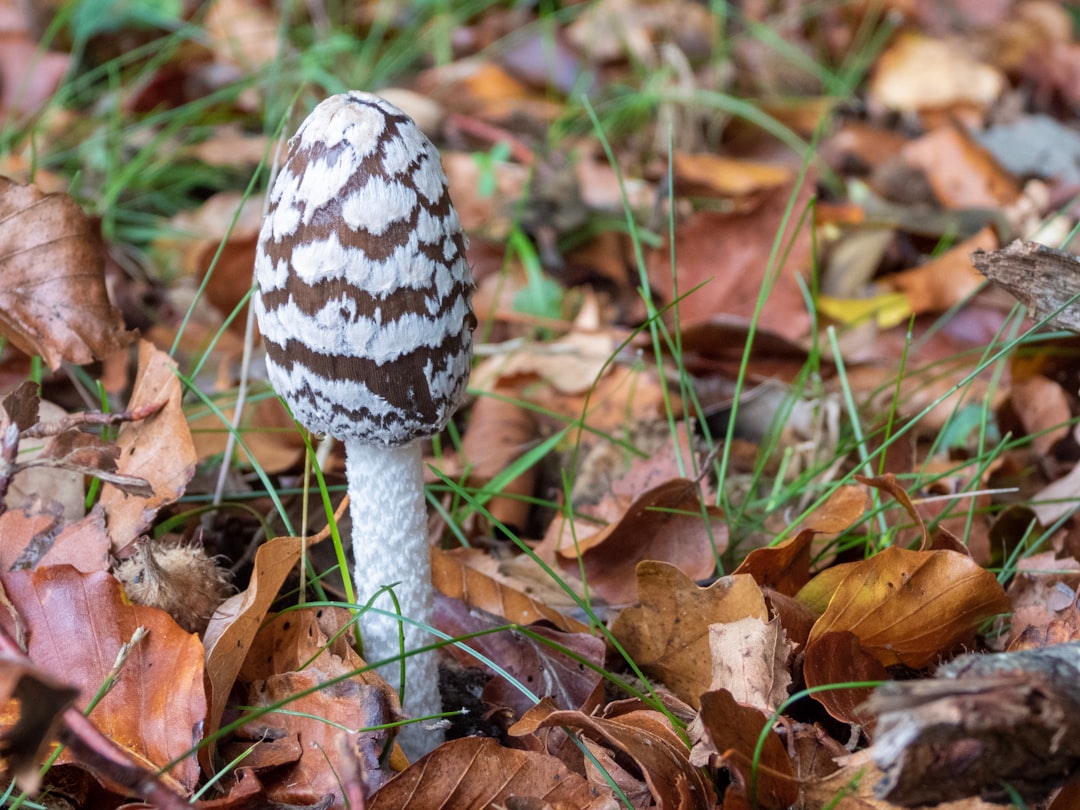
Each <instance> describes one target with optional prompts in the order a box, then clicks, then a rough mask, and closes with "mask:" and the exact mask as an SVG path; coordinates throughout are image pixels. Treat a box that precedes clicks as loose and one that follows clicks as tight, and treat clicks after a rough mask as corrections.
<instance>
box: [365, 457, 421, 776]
mask: <svg viewBox="0 0 1080 810" xmlns="http://www.w3.org/2000/svg"><path fill="white" fill-rule="evenodd" d="M345 449H346V454H347V459H346V470H347V475H348V485H349V499H350V515H351V517H352V541H353V554H354V555H355V559H356V567H355V569H354V572H353V583H354V585H355V587H356V601H357V603H358V604H360V605H364V604H366V603H367V601H368V600H369V599H371V597H372V595H373V594H375V593H376V592H377V591H378V590H379V589H380V588H382V587H384V586H387V585H393V590H394V593H395V594H396V595H397V598H398V601H399V603H400V605H401V615H402V616H405V617H407V618H409V619H413V620H415V621H417V622H420V623H421V624H423V625H430V624H431V616H432V590H431V555H430V551H429V549H428V544H427V519H426V514H427V511H426V507H425V503H424V474H423V457H422V455H421V445H420V442H411V443H409V444H406V445H404V446H401V447H382V446H378V445H372V444H367V443H364V442H358V441H349V442H347V443H346V448H345ZM395 583H397V584H395ZM372 606H373V607H376V608H381V609H383V610H385V611H387V612H388V613H393V612H394V603H393V601H392V600H391V598H390V596H389V594H384V595H381V596H379V597H378V598H377V599H376V600H375V601H374V602H373V603H372ZM399 627H400V628H402V630H403V631H404V634H405V651H406V652H407V651H409V650H413V649H416V648H417V647H422V646H424V645H426V644H430V643H431V642H432V641H434V640H435V638H434V636H432V635H431V634H430V633H429V632H427V630H425V629H424V628H422V627H417V626H416V625H414V624H411V623H409V622H403V621H399V620H398V619H396V618H392V617H390V616H380V615H376V614H375V613H374V612H369V613H366V614H365V615H364V616H363V618H362V619H361V625H360V628H361V636H362V638H363V641H364V658H365V660H367V661H369V662H375V661H381V660H385V659H388V658H394V659H398V660H395V661H394V663H392V664H387V665H385V666H382V667H380V668H379V674H380V675H382V676H383V677H384V678H385V679H386V680H387V681H389V683H390V685H391V686H393V687H395V688H398V687H399V686H400V684H401V670H400V663H399V660H400V657H401V647H400V643H399V641H398V630H399ZM402 708H403V709H404V710H405V712H406V713H407V714H408V715H410V716H411V717H421V716H423V715H428V714H436V713H438V712H440V711H442V702H441V699H440V696H439V673H438V661H437V656H436V653H435V652H429V653H424V654H422V655H416V656H411V657H409V658H408V659H406V660H405V700H404V702H403V705H402ZM400 739H401V744H402V747H403V748H404V749H405V753H406V754H407V755H408V756H409V757H410V758H415V757H416V756H418V755H422V754H424V753H427V752H428V751H430V750H432V749H433V748H435V746H437V745H438V744H439V743H440V742H442V733H441V732H433V731H427V730H425V729H423V728H422V727H421V725H420V724H415V723H414V724H411V725H409V726H407V727H405V728H404V729H403V730H402V735H401V738H400Z"/></svg>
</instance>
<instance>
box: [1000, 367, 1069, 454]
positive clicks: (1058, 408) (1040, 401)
mask: <svg viewBox="0 0 1080 810" xmlns="http://www.w3.org/2000/svg"><path fill="white" fill-rule="evenodd" d="M1009 398H1010V400H1011V401H1012V409H1013V412H1014V413H1015V414H1016V417H1017V418H1018V419H1019V420H1020V424H1021V425H1023V426H1024V432H1025V433H1027V434H1028V435H1029V436H1031V447H1032V449H1033V450H1034V451H1035V455H1036V457H1037V458H1043V457H1045V456H1049V455H1050V449H1051V448H1052V447H1053V446H1054V445H1055V444H1057V443H1058V442H1059V441H1061V440H1062V439H1064V438H1066V437H1067V436H1068V435H1069V433H1070V432H1071V431H1072V426H1071V420H1072V409H1071V407H1070V406H1071V403H1072V400H1073V399H1074V397H1073V396H1072V395H1071V394H1069V393H1068V392H1067V391H1066V390H1065V389H1064V388H1062V387H1061V385H1060V383H1058V382H1056V381H1054V380H1051V379H1048V378H1047V377H1044V376H1042V375H1041V374H1036V375H1033V376H1031V377H1026V378H1022V379H1017V378H1016V377H1015V376H1014V377H1013V384H1012V388H1011V389H1010V391H1009Z"/></svg>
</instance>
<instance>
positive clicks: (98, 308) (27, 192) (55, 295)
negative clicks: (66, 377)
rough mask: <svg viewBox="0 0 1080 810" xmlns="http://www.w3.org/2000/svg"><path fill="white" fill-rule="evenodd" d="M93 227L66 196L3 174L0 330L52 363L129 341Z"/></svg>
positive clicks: (95, 355) (100, 353)
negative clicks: (111, 298)
mask: <svg viewBox="0 0 1080 810" xmlns="http://www.w3.org/2000/svg"><path fill="white" fill-rule="evenodd" d="M104 272H105V270H104V261H103V259H102V253H101V245H100V240H99V237H98V235H97V234H96V233H95V231H94V229H93V227H92V226H91V224H90V220H89V219H88V218H87V216H86V214H84V213H83V211H82V209H81V208H80V207H79V205H78V203H76V202H75V201H74V200H73V199H72V198H71V197H69V196H68V195H66V194H43V193H42V192H41V191H40V190H39V189H38V188H36V187H35V186H22V185H19V184H18V183H15V182H13V181H11V180H9V179H8V178H6V177H0V334H3V335H4V336H5V337H7V338H8V339H9V340H11V342H12V343H14V344H15V345H16V346H18V347H19V348H20V349H21V350H22V351H24V352H26V353H27V354H39V355H41V356H42V357H43V358H44V359H45V362H46V363H47V364H48V365H49V367H50V368H53V369H56V368H59V367H60V364H61V363H62V362H64V361H67V362H69V363H76V364H80V365H81V364H85V363H90V362H92V361H93V360H95V359H100V358H102V357H105V356H106V355H109V354H112V353H113V352H115V351H117V350H118V349H121V348H123V347H124V346H125V345H127V344H128V343H129V342H130V341H131V338H132V335H131V333H129V332H127V331H125V330H124V322H123V319H122V318H121V316H120V312H119V311H118V310H116V309H114V308H113V306H112V304H111V303H110V302H109V296H108V293H107V291H106V289H105V277H104Z"/></svg>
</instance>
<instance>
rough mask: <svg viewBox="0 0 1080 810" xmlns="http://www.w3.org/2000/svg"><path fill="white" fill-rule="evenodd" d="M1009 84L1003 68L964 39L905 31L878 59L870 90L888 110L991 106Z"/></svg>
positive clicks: (872, 97)
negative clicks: (984, 59)
mask: <svg viewBox="0 0 1080 810" xmlns="http://www.w3.org/2000/svg"><path fill="white" fill-rule="evenodd" d="M1004 86H1005V77H1004V76H1003V75H1002V74H1001V72H1000V71H999V70H997V69H996V68H994V67H992V66H990V65H987V64H984V63H982V62H979V61H976V60H975V59H974V58H973V57H972V56H971V55H970V54H969V53H967V52H966V50H965V48H964V47H962V46H961V45H959V44H958V43H956V42H947V41H945V40H941V39H931V38H929V37H926V36H923V35H921V34H918V33H915V32H905V33H903V34H901V35H900V36H898V37H897V38H896V40H895V41H894V42H893V43H892V45H890V46H889V48H888V49H887V50H886V51H885V52H884V53H883V54H882V55H881V57H880V58H879V59H878V60H877V64H876V65H875V67H874V71H873V75H872V77H871V79H870V86H869V91H870V97H871V99H872V100H873V101H874V102H875V103H877V104H879V105H881V106H883V107H885V108H887V109H890V110H901V111H904V112H918V111H920V110H927V109H933V108H946V107H954V106H957V105H964V104H971V105H975V106H978V107H988V106H989V105H990V104H992V103H993V102H994V100H995V99H996V98H997V97H998V95H1000V93H1001V91H1002V89H1003V88H1004Z"/></svg>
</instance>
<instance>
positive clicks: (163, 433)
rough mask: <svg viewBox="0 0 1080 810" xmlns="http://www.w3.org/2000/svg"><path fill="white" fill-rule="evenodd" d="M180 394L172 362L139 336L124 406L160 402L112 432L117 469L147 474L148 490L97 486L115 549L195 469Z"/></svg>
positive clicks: (180, 490)
mask: <svg viewBox="0 0 1080 810" xmlns="http://www.w3.org/2000/svg"><path fill="white" fill-rule="evenodd" d="M180 398H181V389H180V380H179V378H178V377H177V376H176V364H175V363H174V362H173V360H172V359H171V358H170V357H169V356H168V355H167V354H165V352H163V351H161V350H160V349H157V348H155V347H154V345H153V344H151V343H150V342H149V341H146V340H140V341H139V369H138V372H137V376H136V379H135V387H134V388H133V389H132V392H131V399H130V401H129V402H128V408H129V409H130V410H134V409H136V408H139V407H141V406H144V405H150V404H152V403H157V402H165V406H164V407H163V408H162V409H161V410H159V411H158V412H157V413H156V414H154V415H153V416H151V417H150V418H148V419H144V420H141V421H139V422H126V423H124V424H123V425H122V426H121V427H120V432H119V433H118V434H117V437H116V446H117V447H118V448H119V449H120V459H119V461H118V463H117V469H118V471H119V472H120V473H123V474H125V475H134V476H138V477H139V478H142V479H144V480H146V481H147V482H148V483H149V484H150V486H151V487H152V488H153V495H151V496H150V497H147V498H139V497H132V496H130V495H128V494H127V493H125V492H123V491H122V490H120V489H118V488H117V487H115V486H113V485H111V484H106V485H105V486H103V487H102V490H101V500H100V503H101V506H102V508H103V509H104V510H105V514H106V517H107V521H108V526H109V535H110V537H111V538H112V548H113V552H114V553H115V552H117V551H120V550H121V549H123V548H125V547H126V546H128V545H129V544H130V543H132V542H133V541H134V540H135V539H136V538H137V537H138V536H139V535H140V534H141V533H142V532H144V531H146V529H147V528H148V527H149V526H150V522H151V521H152V520H153V519H154V516H155V515H156V514H157V512H158V510H159V509H160V508H161V507H162V506H165V505H166V504H170V503H173V502H174V501H175V500H176V499H177V498H179V497H180V496H181V495H182V494H183V493H184V488H185V487H186V486H187V483H188V481H190V480H191V477H192V476H193V475H194V474H195V461H196V456H195V446H194V444H192V441H191V433H190V430H189V429H188V424H187V418H186V417H185V416H184V411H183V408H182V407H181V405H180Z"/></svg>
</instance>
